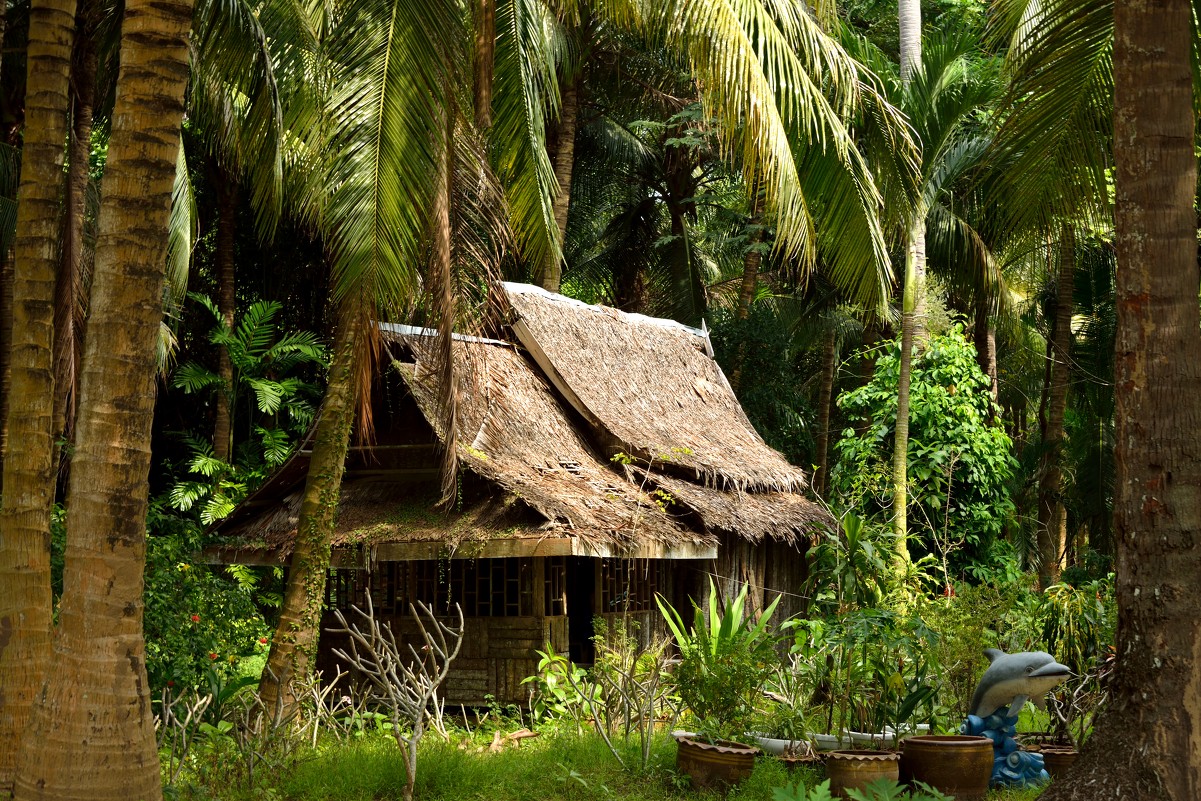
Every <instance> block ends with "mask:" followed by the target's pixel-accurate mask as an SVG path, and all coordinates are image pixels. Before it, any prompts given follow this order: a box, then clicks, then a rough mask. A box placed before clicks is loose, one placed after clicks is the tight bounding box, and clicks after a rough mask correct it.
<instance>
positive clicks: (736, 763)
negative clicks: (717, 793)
mask: <svg viewBox="0 0 1201 801" xmlns="http://www.w3.org/2000/svg"><path fill="white" fill-rule="evenodd" d="M676 742H677V743H678V744H679V750H677V751H676V770H678V771H679V772H680V773H684V774H686V775H687V776H688V780H689V782H691V784H692V787H693V789H694V790H701V789H704V788H706V787H712V788H715V789H723V788H726V787H730V786H731V785H735V784H738V783H739V782H741V781H742V780H743V779H745V778H746V777H747V776H750V775H751V771H752V770H754V769H755V756H756V755H757V754H759V753H762V752H761V751H760V750H759V749H758V748H756V747H755V746H753V745H743V744H742V743H733V742H730V741H728V740H718V741H717V742H715V743H709V742H705V741H704V740H693V739H691V738H689V737H679V738H677V739H676Z"/></svg>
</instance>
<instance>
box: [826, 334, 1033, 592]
mask: <svg viewBox="0 0 1201 801" xmlns="http://www.w3.org/2000/svg"><path fill="white" fill-rule="evenodd" d="M899 375H900V346H899V343H895V342H894V343H893V346H892V347H891V348H890V349H889V352H888V353H886V354H885V355H883V356H881V357H880V358H879V360H878V361H877V363H876V371H875V374H874V375H873V376H872V379H871V381H869V382H868V383H867V384H866V385H864V386H862V387H860V388H858V389H856V390H853V391H851V392H847V393H844V394H843V395H842V396H841V397H840V398H839V400H838V403H839V406H841V407H842V409H843V410H844V411H845V412H846V414H847V415H848V417H849V418H850V419H851V421H852V422H853V423H854V424H857V425H859V426H860V428H861V430H856V429H855V428H848V429H846V430H845V431H844V432H843V434H842V437H841V439H839V441H838V443H837V444H836V446H835V453H836V455H837V463H836V464H835V466H834V469H833V470H832V472H831V486H832V487H833V489H834V491H835V492H836V493H838V494H839V495H840V496H841V497H842V499H843V502H844V504H845V505H846V506H847V507H848V508H855V509H861V510H863V511H864V513H865V514H867V515H869V516H871V517H874V518H875V519H877V520H879V521H886V520H888V519H889V517H890V515H891V506H892V450H893V434H894V428H895V425H896V413H897V380H898V376H899ZM910 391H911V408H910V419H909V455H908V459H909V468H908V475H909V479H910V487H909V493H910V496H909V497H910V508H909V520H910V521H912V523H913V525H912V527H911V529H912V532H911V533H912V534H914V535H917V534H919V533H920V529H919V526H922V527H924V537H921V538H920V540H918V542H920V543H922V544H923V545H924V547H925V548H926V550H927V552H929V553H933V554H935V555H937V556H939V557H940V558H943V559H945V560H946V561H947V562H948V564H949V566H950V569H951V570H952V571H953V572H956V573H958V572H959V570H961V569H962V568H963V567H964V566H965V565H967V564H970V563H971V562H973V561H976V560H978V559H981V558H982V557H983V555H984V554H985V553H986V552H987V550H988V547H989V546H990V545H991V543H992V542H993V540H994V538H995V537H996V536H997V535H998V534H999V533H1000V532H1001V529H1002V526H1003V525H1004V523H1005V521H1006V519H1007V518H1009V517H1010V516H1011V515H1012V513H1013V509H1014V506H1013V502H1012V501H1011V500H1010V498H1009V497H1008V496H1007V494H1006V492H1005V486H1006V483H1007V482H1008V481H1009V479H1010V476H1011V475H1012V474H1013V471H1014V468H1015V467H1016V462H1015V460H1014V458H1013V455H1012V453H1011V451H1012V443H1011V442H1010V439H1009V436H1008V435H1007V434H1006V433H1005V431H1004V429H1003V428H1002V427H1001V426H1000V425H999V424H998V423H996V422H994V421H993V413H994V410H995V406H994V404H993V402H992V399H991V397H990V395H989V389H988V382H987V379H986V378H985V377H984V375H983V373H981V372H980V368H979V366H978V365H977V364H976V356H975V351H974V349H973V347H972V345H971V344H970V343H969V342H968V341H967V340H966V339H965V338H964V335H963V327H962V326H961V325H955V326H953V327H952V328H951V331H950V332H949V333H947V334H946V335H944V336H936V337H932V338H931V339H930V341H929V343H928V346H927V347H926V349H925V350H924V351H923V352H922V353H921V354H919V355H917V357H916V358H915V359H914V360H913V377H912V384H911V390H910ZM923 524H924V526H923Z"/></svg>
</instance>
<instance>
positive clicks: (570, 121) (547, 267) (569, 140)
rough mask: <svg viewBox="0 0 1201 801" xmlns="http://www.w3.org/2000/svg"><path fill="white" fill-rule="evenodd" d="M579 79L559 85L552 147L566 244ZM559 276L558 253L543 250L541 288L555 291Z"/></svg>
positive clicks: (560, 222) (557, 220)
mask: <svg viewBox="0 0 1201 801" xmlns="http://www.w3.org/2000/svg"><path fill="white" fill-rule="evenodd" d="M578 84H579V81H578V80H573V81H572V82H571V83H569V84H567V85H566V86H564V87H563V102H562V106H561V108H560V109H559V127H558V136H557V147H556V149H555V181H556V182H557V183H558V185H559V193H558V194H557V195H555V200H554V204H553V207H554V212H555V225H556V226H557V227H558V229H559V244H560V245H562V246H563V247H564V248H566V242H567V212H568V210H569V209H570V206H571V173H572V169H573V168H574V166H575V132H576V127H577V125H578V124H579V107H580V97H579V87H578ZM562 279H563V259H562V254H560V255H558V256H556V255H555V254H554V253H553V252H552V253H549V254H547V257H546V263H545V264H544V265H543V268H542V279H541V281H539V283H540V284H541V286H542V288H543V289H545V290H547V291H548V292H558V291H559V286H560V284H561V283H562Z"/></svg>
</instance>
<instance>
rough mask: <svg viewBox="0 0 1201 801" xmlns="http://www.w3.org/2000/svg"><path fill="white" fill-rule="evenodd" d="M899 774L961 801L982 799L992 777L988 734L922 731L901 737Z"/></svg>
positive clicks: (991, 756) (908, 780)
mask: <svg viewBox="0 0 1201 801" xmlns="http://www.w3.org/2000/svg"><path fill="white" fill-rule="evenodd" d="M901 748H902V757H901V778H902V779H903V780H904V781H905V782H906V783H912V782H915V781H918V782H925V783H926V784H928V785H930V786H931V787H933V788H934V789H935V790H938V791H939V792H941V793H945V794H946V795H953V796H955V798H957V799H959V800H960V801H982V799H983V798H984V796H985V794H986V793H987V792H988V782H989V780H990V779H991V778H992V769H993V745H992V740H990V739H988V738H987V737H973V736H970V735H966V734H948V735H940V734H923V735H918V736H917V737H909V738H908V739H906V740H902V741H901Z"/></svg>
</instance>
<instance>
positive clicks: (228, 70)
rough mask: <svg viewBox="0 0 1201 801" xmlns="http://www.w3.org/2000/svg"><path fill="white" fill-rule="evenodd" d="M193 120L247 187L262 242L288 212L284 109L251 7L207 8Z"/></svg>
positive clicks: (242, 2) (238, 1) (234, 1)
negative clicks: (284, 201)
mask: <svg viewBox="0 0 1201 801" xmlns="http://www.w3.org/2000/svg"><path fill="white" fill-rule="evenodd" d="M192 30H193V43H194V46H195V58H194V64H193V69H192V73H191V75H192V85H191V89H190V93H189V98H190V104H189V110H188V116H189V119H191V120H192V121H193V122H195V123H197V124H199V125H200V126H201V127H202V128H205V129H206V130H207V132H208V134H209V141H210V142H211V143H212V144H211V146H212V148H213V150H214V151H215V153H216V154H217V156H218V158H219V159H220V160H221V161H222V162H223V163H224V164H225V165H226V167H227V168H228V169H230V171H231V172H233V173H234V174H235V175H238V176H240V177H242V178H245V179H246V180H247V183H248V184H249V187H250V199H251V205H252V206H253V208H254V210H255V213H256V221H257V224H258V228H259V232H260V234H261V235H262V236H264V237H265V238H266V237H269V236H270V235H271V234H272V233H274V231H275V226H276V225H277V224H278V222H279V218H280V215H281V213H282V208H283V173H284V167H283V145H282V139H283V136H284V129H283V125H284V120H283V105H282V101H281V98H280V92H279V87H278V85H277V83H276V77H275V70H274V58H273V53H272V52H271V48H270V46H269V43H268V37H267V34H266V32H265V31H264V29H263V26H262V24H261V23H260V21H259V18H258V15H257V14H256V13H255V9H254V8H253V7H252V6H251V5H250V4H249V3H248V2H247V0H200V2H198V3H197V5H196V9H195V11H194V14H193V23H192Z"/></svg>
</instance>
